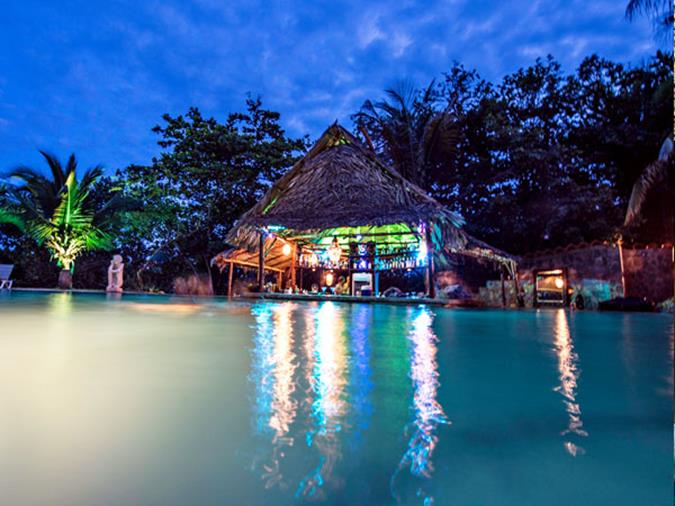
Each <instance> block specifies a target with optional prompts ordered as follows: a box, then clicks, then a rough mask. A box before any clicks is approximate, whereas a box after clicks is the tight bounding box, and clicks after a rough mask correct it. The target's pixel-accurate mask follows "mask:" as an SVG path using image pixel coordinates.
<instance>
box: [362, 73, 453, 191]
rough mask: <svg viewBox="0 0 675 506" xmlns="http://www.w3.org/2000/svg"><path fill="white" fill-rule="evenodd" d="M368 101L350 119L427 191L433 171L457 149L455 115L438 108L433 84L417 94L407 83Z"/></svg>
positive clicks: (400, 168)
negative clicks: (383, 96)
mask: <svg viewBox="0 0 675 506" xmlns="http://www.w3.org/2000/svg"><path fill="white" fill-rule="evenodd" d="M385 94H386V98H385V99H384V100H381V101H378V102H371V101H370V100H367V101H366V102H365V103H364V104H363V106H361V110H360V111H359V112H357V113H356V114H354V116H353V119H354V121H355V122H356V124H357V125H358V127H359V129H360V130H361V133H363V135H364V136H365V137H366V139H367V140H368V142H371V143H372V142H373V141H374V145H373V148H374V149H376V150H377V151H378V152H379V154H380V155H381V156H383V158H384V159H385V160H386V161H388V162H389V163H390V164H391V165H392V166H393V167H394V168H396V169H397V170H398V171H399V173H400V174H401V175H402V176H403V177H405V178H407V179H409V180H410V181H412V182H414V183H417V184H418V185H419V186H421V187H422V188H424V189H426V190H428V189H430V185H431V174H432V172H433V170H434V168H436V167H438V166H439V165H444V164H447V163H448V162H449V161H450V159H451V157H452V155H453V153H454V152H455V150H456V147H457V140H458V131H457V128H456V126H455V123H456V121H455V116H454V114H453V113H452V111H451V110H450V108H449V107H446V108H440V109H439V108H438V107H437V95H436V92H435V81H432V82H431V83H430V84H429V86H427V88H426V89H424V90H421V91H418V90H416V89H415V88H414V87H413V86H412V85H411V84H409V83H401V84H399V86H398V87H396V88H392V89H388V90H386V91H385Z"/></svg>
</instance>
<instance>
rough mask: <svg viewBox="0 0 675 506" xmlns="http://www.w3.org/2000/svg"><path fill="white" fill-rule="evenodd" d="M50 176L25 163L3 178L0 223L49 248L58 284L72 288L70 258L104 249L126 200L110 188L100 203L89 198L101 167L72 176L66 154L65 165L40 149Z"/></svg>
mask: <svg viewBox="0 0 675 506" xmlns="http://www.w3.org/2000/svg"><path fill="white" fill-rule="evenodd" d="M40 153H41V154H42V156H43V157H44V159H45V161H46V162H47V166H48V167H49V171H50V173H51V179H50V178H48V177H45V176H44V175H42V174H41V173H40V172H39V171H37V170H35V169H32V168H30V167H18V168H16V169H14V170H13V171H11V172H10V173H9V174H8V179H10V180H11V179H14V180H19V184H18V185H7V186H6V188H5V192H6V198H5V200H4V203H3V206H2V208H1V209H0V223H11V224H13V225H15V226H16V227H18V228H19V229H21V230H22V231H23V232H24V233H25V234H27V235H28V236H30V237H31V238H33V239H34V240H35V241H36V242H37V243H38V245H41V246H44V247H46V248H47V250H48V251H49V253H50V255H51V258H52V259H54V260H56V262H57V265H58V266H59V267H60V268H61V273H60V275H59V287H60V288H62V289H68V288H71V287H72V273H73V271H74V267H75V260H76V259H77V258H78V256H80V255H81V254H82V253H83V252H85V251H92V250H100V249H110V248H111V247H112V237H111V235H110V233H109V229H110V227H111V225H112V224H113V222H114V219H115V217H116V214H117V212H118V211H120V210H122V209H124V208H128V207H129V201H128V200H127V199H125V198H123V197H122V196H121V195H120V194H118V193H115V192H113V195H112V197H111V198H109V199H108V200H106V201H104V202H102V201H100V200H99V199H97V198H95V194H94V189H95V184H96V182H97V181H98V180H99V179H100V178H101V176H102V175H103V169H102V168H101V167H100V166H96V167H93V168H90V169H88V170H87V171H85V173H84V174H83V175H82V177H81V178H78V177H77V161H76V159H75V155H70V157H69V158H68V161H67V163H66V165H65V166H63V165H62V164H61V162H60V161H59V160H58V159H57V158H56V157H55V156H53V155H51V154H49V153H45V152H43V151H40Z"/></svg>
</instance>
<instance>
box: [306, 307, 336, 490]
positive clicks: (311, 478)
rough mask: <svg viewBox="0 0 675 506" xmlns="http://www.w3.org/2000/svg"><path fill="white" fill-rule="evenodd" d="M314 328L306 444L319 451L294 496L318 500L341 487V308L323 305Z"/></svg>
mask: <svg viewBox="0 0 675 506" xmlns="http://www.w3.org/2000/svg"><path fill="white" fill-rule="evenodd" d="M311 323H312V322H310V324H311ZM315 325H316V331H315V332H313V333H312V337H313V340H312V341H313V345H314V346H313V353H312V359H311V360H310V361H308V368H307V371H306V378H307V381H308V383H309V385H310V391H309V392H308V393H309V395H308V397H307V399H306V403H307V404H311V415H310V417H311V420H312V425H311V427H310V428H309V430H307V432H306V435H305V443H306V444H307V447H308V448H314V449H315V450H316V453H317V454H318V463H317V464H316V466H315V467H313V468H312V469H311V470H310V471H309V472H308V473H307V474H306V475H305V476H304V477H303V478H302V479H301V480H300V483H299V485H298V488H297V490H296V492H295V496H296V497H305V496H310V497H313V498H317V499H318V498H323V497H325V493H326V488H330V489H336V488H339V487H340V486H341V485H342V480H341V479H340V478H339V477H338V476H336V475H335V466H336V464H337V462H338V461H339V460H340V458H341V457H342V451H341V438H340V437H339V434H338V433H339V432H340V431H341V430H342V421H343V417H344V416H345V414H346V407H347V402H346V399H345V398H344V397H343V393H344V390H345V386H346V384H347V378H346V373H347V371H346V356H345V353H346V343H345V336H344V317H343V315H342V314H340V309H338V306H337V305H336V304H335V303H333V302H325V303H323V304H321V306H320V309H319V310H318V311H317V313H316V321H315ZM308 341H310V339H308ZM308 351H309V350H308Z"/></svg>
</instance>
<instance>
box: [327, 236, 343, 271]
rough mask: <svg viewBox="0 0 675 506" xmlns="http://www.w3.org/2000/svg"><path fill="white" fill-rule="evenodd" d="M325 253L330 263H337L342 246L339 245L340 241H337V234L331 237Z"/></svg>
mask: <svg viewBox="0 0 675 506" xmlns="http://www.w3.org/2000/svg"><path fill="white" fill-rule="evenodd" d="M327 254H328V259H329V260H330V261H331V262H332V263H334V264H337V263H338V262H340V257H341V256H342V248H341V247H340V243H339V242H338V238H337V236H335V237H333V242H331V244H330V246H329V247H328V250H327Z"/></svg>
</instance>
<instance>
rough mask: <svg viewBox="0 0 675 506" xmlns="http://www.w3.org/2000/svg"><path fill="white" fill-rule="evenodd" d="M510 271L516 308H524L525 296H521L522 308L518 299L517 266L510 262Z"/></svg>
mask: <svg viewBox="0 0 675 506" xmlns="http://www.w3.org/2000/svg"><path fill="white" fill-rule="evenodd" d="M511 270H512V271H513V273H512V274H513V290H514V291H515V292H516V306H517V307H525V294H523V299H522V306H521V298H520V283H519V282H518V264H517V263H516V262H511Z"/></svg>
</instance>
